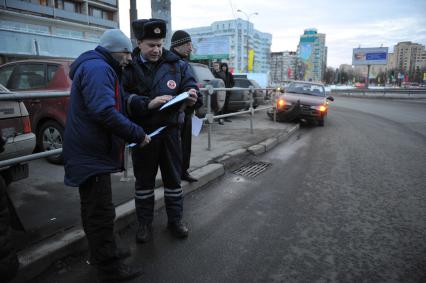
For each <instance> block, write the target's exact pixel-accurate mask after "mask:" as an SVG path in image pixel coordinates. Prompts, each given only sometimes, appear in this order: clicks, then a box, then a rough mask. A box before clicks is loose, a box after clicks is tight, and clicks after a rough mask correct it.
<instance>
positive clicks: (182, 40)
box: [170, 30, 201, 182]
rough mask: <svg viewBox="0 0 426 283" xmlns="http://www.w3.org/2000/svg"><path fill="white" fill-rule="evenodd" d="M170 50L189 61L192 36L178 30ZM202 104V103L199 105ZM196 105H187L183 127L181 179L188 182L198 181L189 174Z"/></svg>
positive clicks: (173, 37) (174, 34) (173, 36)
mask: <svg viewBox="0 0 426 283" xmlns="http://www.w3.org/2000/svg"><path fill="white" fill-rule="evenodd" d="M170 51H172V52H173V53H175V54H176V55H178V56H179V57H180V58H181V59H182V60H184V61H186V62H187V61H189V57H190V55H191V52H192V40H191V36H190V35H189V34H188V33H187V32H186V31H184V30H177V31H175V32H174V33H173V35H172V42H171V45H170ZM198 106H199V107H200V106H201V105H200V104H199V105H198ZM194 110H195V108H194V107H186V109H185V120H184V122H183V125H182V129H181V141H182V176H181V179H182V180H185V181H188V182H196V181H198V180H197V179H196V178H194V177H193V176H191V174H189V172H188V169H189V166H190V161H191V144H192V115H193V113H194Z"/></svg>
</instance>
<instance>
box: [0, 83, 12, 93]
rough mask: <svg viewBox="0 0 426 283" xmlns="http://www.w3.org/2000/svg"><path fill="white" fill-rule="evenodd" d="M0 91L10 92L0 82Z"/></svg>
mask: <svg viewBox="0 0 426 283" xmlns="http://www.w3.org/2000/svg"><path fill="white" fill-rule="evenodd" d="M0 92H1V93H5V92H10V91H9V90H8V89H7V88H5V87H4V86H3V85H2V84H0Z"/></svg>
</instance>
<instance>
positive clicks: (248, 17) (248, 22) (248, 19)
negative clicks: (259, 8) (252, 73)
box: [237, 9, 259, 73]
mask: <svg viewBox="0 0 426 283" xmlns="http://www.w3.org/2000/svg"><path fill="white" fill-rule="evenodd" d="M237 12H239V13H242V14H244V15H245V16H246V18H247V30H246V35H247V67H246V70H247V73H248V72H249V53H250V46H249V25H250V17H251V16H256V15H259V13H258V12H254V13H251V14H247V13H246V12H244V11H242V10H240V9H238V10H237Z"/></svg>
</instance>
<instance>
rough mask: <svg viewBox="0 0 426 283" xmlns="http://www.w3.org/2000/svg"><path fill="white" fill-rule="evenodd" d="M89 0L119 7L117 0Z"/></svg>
mask: <svg viewBox="0 0 426 283" xmlns="http://www.w3.org/2000/svg"><path fill="white" fill-rule="evenodd" d="M89 2H101V3H105V4H108V5H111V6H115V7H117V0H97V1H93V0H89Z"/></svg>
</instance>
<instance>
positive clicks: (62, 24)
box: [0, 0, 119, 63]
mask: <svg viewBox="0 0 426 283" xmlns="http://www.w3.org/2000/svg"><path fill="white" fill-rule="evenodd" d="M118 26H119V25H118V0H79V1H74V0H73V1H71V0H22V1H20V0H7V1H0V38H1V42H2V43H1V44H0V63H4V62H7V61H11V60H15V59H20V58H31V57H40V56H42V57H66V58H75V57H77V56H78V55H80V54H81V53H82V52H84V51H86V50H89V49H93V48H94V47H95V46H96V45H97V43H98V42H99V38H100V36H101V35H102V33H103V32H104V31H105V30H106V29H108V28H118Z"/></svg>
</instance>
